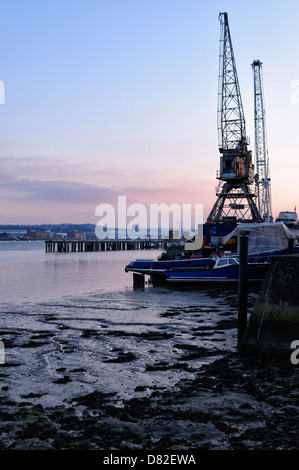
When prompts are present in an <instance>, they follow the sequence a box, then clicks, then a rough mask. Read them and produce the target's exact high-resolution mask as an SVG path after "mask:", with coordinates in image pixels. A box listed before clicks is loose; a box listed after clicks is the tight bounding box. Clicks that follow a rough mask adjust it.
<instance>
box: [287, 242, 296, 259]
mask: <svg viewBox="0 0 299 470" xmlns="http://www.w3.org/2000/svg"><path fill="white" fill-rule="evenodd" d="M288 248H289V250H288V251H289V255H293V254H294V253H295V238H289V240H288Z"/></svg>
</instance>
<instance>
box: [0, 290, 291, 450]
mask: <svg viewBox="0 0 299 470" xmlns="http://www.w3.org/2000/svg"><path fill="white" fill-rule="evenodd" d="M162 293H163V294H164V295H165V297H163V299H164V300H163V302H164V304H163V302H162V303H161V298H162V297H161V296H160V297H159V292H158V293H157V294H155V295H157V296H158V297H159V298H158V297H157V298H156V304H155V305H153V298H152V297H151V298H147V296H146V293H143V297H137V298H136V295H137V294H132V293H129V294H126V295H125V296H124V298H122V299H121V300H122V309H119V307H117V306H118V305H120V299H117V300H118V302H115V301H114V300H115V299H112V300H111V299H108V300H107V299H106V300H105V299H103V298H101V297H99V298H92V299H90V300H89V301H87V300H86V299H84V301H83V300H82V299H77V300H76V301H74V300H72V301H70V302H69V303H64V304H61V305H58V304H55V303H53V304H51V305H46V304H45V305H39V306H37V305H35V306H29V305H28V306H27V309H26V310H22V309H14V310H13V311H10V312H6V318H9V322H8V321H6V323H2V324H1V331H0V338H1V339H3V341H4V344H5V352H6V356H5V358H6V360H5V364H2V365H1V366H0V392H1V393H0V449H1V450H18V449H19V450H42V449H49V450H68V449H78V450H91V449H92V450H109V449H114V450H115V449H118V450H124V449H126V450H128V449H131V450H134V449H136V450H163V449H167V450H189V449H198V450H201V449H202V450H205V449H206V450H239V449H240V450H241V449H249V450H253V449H263V450H265V449H267V450H268V449H269V450H274V449H275V450H277V449H282V450H292V449H294V450H298V448H299V444H298V432H299V429H298V428H299V424H298V423H299V419H298V418H299V411H298V410H299V408H298V403H299V387H298V383H299V381H298V378H299V375H298V370H299V369H298V367H299V365H298V366H296V365H293V364H292V363H291V361H290V356H289V355H284V356H281V355H279V356H278V355H270V354H268V355H264V356H257V355H256V356H253V355H251V356H247V355H245V354H244V353H241V352H239V351H238V349H237V347H236V338H237V315H236V296H235V293H234V292H232V293H230V294H228V293H215V292H206V293H205V294H201V295H200V297H197V294H196V298H195V299H194V300H198V299H200V301H198V302H197V303H192V302H191V300H190V296H188V297H184V301H182V300H180V302H179V301H178V300H179V299H182V296H181V297H179V296H177V295H176V294H175V293H172V292H164V291H163V292H162ZM170 294H171V295H172V297H170ZM138 299H139V300H140V302H139V304H138V308H137V309H136V307H134V305H135V306H136V304H137V301H138ZM186 299H187V301H186ZM253 301H254V295H253V296H252V298H251V303H253ZM134 308H135V310H138V316H136V315H135V313H136V311H134ZM140 309H144V311H147V314H146V315H145V314H144V315H143V314H142V315H141V314H140V312H139V311H140ZM107 311H109V315H108V314H105V312H107ZM78 312H81V313H80V314H79V313H78ZM113 312H114V313H113ZM119 312H122V315H119ZM126 312H127V313H126ZM134 312H135V313H134ZM20 319H21V320H20ZM20 322H21V324H20Z"/></svg>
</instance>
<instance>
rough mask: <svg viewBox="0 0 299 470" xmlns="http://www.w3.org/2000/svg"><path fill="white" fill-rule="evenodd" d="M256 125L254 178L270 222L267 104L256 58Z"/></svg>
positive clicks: (262, 210)
mask: <svg viewBox="0 0 299 470" xmlns="http://www.w3.org/2000/svg"><path fill="white" fill-rule="evenodd" d="M251 65H252V69H253V82H254V127H255V163H256V175H255V176H254V179H255V181H256V185H257V192H258V196H257V198H258V209H259V212H260V214H261V216H262V218H263V220H267V221H268V222H270V221H271V220H273V217H272V208H271V194H270V178H269V159H268V150H267V143H266V126H265V104H264V92H263V80H262V62H260V61H259V60H254V61H253V63H252V64H251Z"/></svg>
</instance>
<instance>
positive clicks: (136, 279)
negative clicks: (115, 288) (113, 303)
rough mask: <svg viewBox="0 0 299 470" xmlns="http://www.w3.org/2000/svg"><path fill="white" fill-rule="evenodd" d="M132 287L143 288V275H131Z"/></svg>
mask: <svg viewBox="0 0 299 470" xmlns="http://www.w3.org/2000/svg"><path fill="white" fill-rule="evenodd" d="M133 287H134V288H138V289H140V288H141V289H142V288H144V274H137V273H133Z"/></svg>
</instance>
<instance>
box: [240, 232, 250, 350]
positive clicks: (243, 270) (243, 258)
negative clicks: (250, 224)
mask: <svg viewBox="0 0 299 470" xmlns="http://www.w3.org/2000/svg"><path fill="white" fill-rule="evenodd" d="M239 243H240V246H239V250H240V253H239V299H238V344H239V343H240V340H241V338H242V336H243V335H244V333H245V329H246V325H247V294H248V233H247V232H240V237H239Z"/></svg>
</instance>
